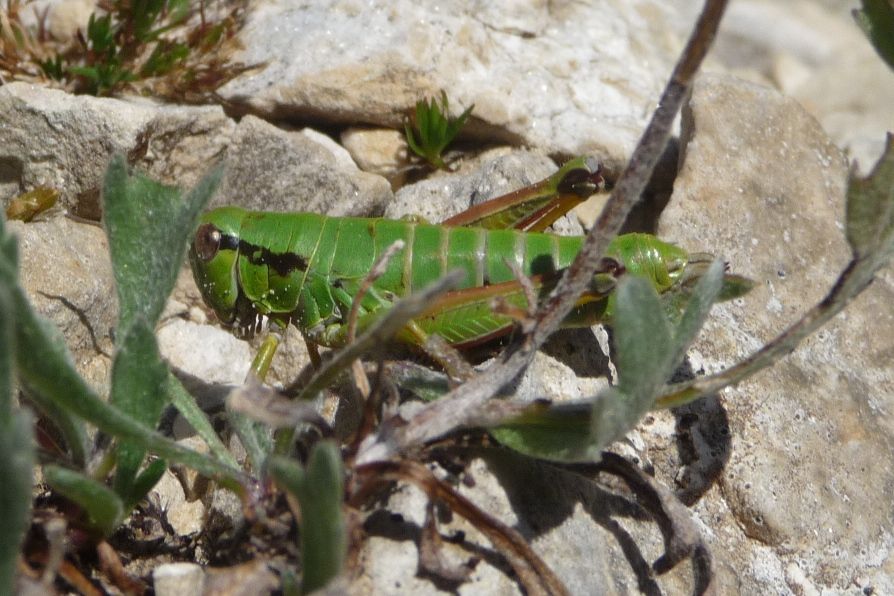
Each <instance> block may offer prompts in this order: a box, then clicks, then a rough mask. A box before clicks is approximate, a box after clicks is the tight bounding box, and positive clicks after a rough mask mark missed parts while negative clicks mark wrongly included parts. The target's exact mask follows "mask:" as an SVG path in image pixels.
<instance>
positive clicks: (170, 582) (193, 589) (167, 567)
mask: <svg viewBox="0 0 894 596" xmlns="http://www.w3.org/2000/svg"><path fill="white" fill-rule="evenodd" d="M152 584H153V587H154V588H155V594H156V595H157V596H195V595H196V594H201V593H202V589H203V587H204V585H205V572H204V571H203V570H202V568H201V567H200V566H198V565H196V564H195V563H164V564H162V565H159V566H158V567H156V568H155V569H154V570H153V571H152Z"/></svg>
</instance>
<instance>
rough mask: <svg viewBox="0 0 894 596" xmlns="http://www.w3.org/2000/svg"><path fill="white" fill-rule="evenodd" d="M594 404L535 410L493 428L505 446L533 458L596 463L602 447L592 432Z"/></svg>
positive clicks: (536, 408)
mask: <svg viewBox="0 0 894 596" xmlns="http://www.w3.org/2000/svg"><path fill="white" fill-rule="evenodd" d="M591 410H592V404H591V403H589V402H587V403H569V404H557V405H540V404H532V406H531V407H530V408H529V409H528V410H527V411H525V412H524V413H523V414H521V415H520V416H517V417H515V418H512V419H509V420H506V421H505V422H503V423H502V424H500V425H499V426H496V427H494V428H490V429H489V430H488V432H490V434H491V435H493V437H494V438H495V439H496V440H497V441H499V442H500V443H501V444H502V445H505V446H506V447H509V448H511V449H514V450H515V451H518V452H519V453H524V454H525V455H529V456H531V457H536V458H539V459H546V460H552V461H566V462H567V461H596V460H598V459H599V446H598V445H595V444H594V442H593V440H592V435H591V432H590V426H591V425H590V416H591Z"/></svg>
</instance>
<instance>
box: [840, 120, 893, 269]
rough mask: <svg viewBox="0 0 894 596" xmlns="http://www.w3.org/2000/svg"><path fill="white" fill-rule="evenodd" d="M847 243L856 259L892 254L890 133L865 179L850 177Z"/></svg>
mask: <svg viewBox="0 0 894 596" xmlns="http://www.w3.org/2000/svg"><path fill="white" fill-rule="evenodd" d="M847 240H848V242H849V243H850V245H851V248H852V249H853V251H854V255H855V256H856V257H858V258H865V257H866V256H867V255H869V254H876V255H878V259H886V258H888V257H889V256H890V255H891V253H892V252H894V134H890V133H889V134H888V138H887V142H886V145H885V152H884V153H883V154H882V156H881V157H880V158H879V160H878V162H877V163H876V164H875V167H874V168H873V169H872V172H870V173H869V175H868V176H866V177H865V178H860V177H859V176H857V174H856V173H852V174H851V179H850V181H849V184H848V189H847Z"/></svg>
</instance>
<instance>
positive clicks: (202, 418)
mask: <svg viewBox="0 0 894 596" xmlns="http://www.w3.org/2000/svg"><path fill="white" fill-rule="evenodd" d="M165 393H167V395H168V400H170V402H171V403H172V404H173V405H174V407H175V408H177V411H178V412H180V415H181V416H183V419H184V420H186V422H187V423H188V424H189V425H190V426H191V427H192V428H193V430H195V431H196V433H197V434H198V435H199V436H200V437H201V438H202V440H203V441H205V443H206V444H207V445H208V449H209V450H210V451H211V453H212V454H214V456H215V457H216V458H217V459H219V460H220V461H222V462H226V463H227V464H229V465H230V466H232V467H233V468H238V467H239V464H238V463H237V462H236V458H234V457H233V454H232V453H230V451H229V449H227V446H226V445H224V444H223V442H222V441H221V440H220V437H218V436H217V433H216V432H215V431H214V426H213V425H212V424H211V421H210V420H209V419H208V416H207V415H206V414H205V412H204V411H203V410H202V408H200V407H199V404H197V403H196V400H195V398H194V397H193V396H192V395H190V394H189V392H188V391H187V390H186V388H185V387H184V386H183V383H181V382H180V379H178V378H177V377H175V376H174V375H173V374H172V373H171V371H168V378H167V383H166V385H165Z"/></svg>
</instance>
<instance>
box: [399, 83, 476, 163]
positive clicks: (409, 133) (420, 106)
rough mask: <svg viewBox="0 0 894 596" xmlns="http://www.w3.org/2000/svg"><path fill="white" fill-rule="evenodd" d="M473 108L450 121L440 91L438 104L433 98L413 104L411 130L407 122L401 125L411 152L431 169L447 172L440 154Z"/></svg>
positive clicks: (444, 100) (445, 94) (446, 103)
mask: <svg viewBox="0 0 894 596" xmlns="http://www.w3.org/2000/svg"><path fill="white" fill-rule="evenodd" d="M474 107H475V105H474V104H472V105H470V106H469V107H468V108H466V109H465V111H464V112H463V113H462V114H460V115H459V116H458V117H456V118H450V105H449V103H448V101H447V93H446V92H444V91H441V103H440V104H438V101H437V99H435V98H433V97H432V98H429V99H422V100H419V101H418V102H416V114H415V118H414V121H413V126H412V127H411V126H410V123H409V122H408V123H407V124H405V125H404V133H405V134H406V137H407V144H408V145H409V146H410V149H411V150H412V151H413V153H415V154H416V155H418V156H419V157H421V158H423V159H424V160H425V161H427V162H428V163H429V164H431V165H432V167H434V168H437V169H446V168H447V164H446V163H444V158H443V157H442V153H443V152H444V149H446V148H447V145H449V144H450V143H452V142H453V139H455V138H456V135H458V134H459V131H460V130H462V127H463V126H465V124H466V120H468V118H469V116H470V115H471V113H472V109H473V108H474ZM417 135H418V138H417Z"/></svg>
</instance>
